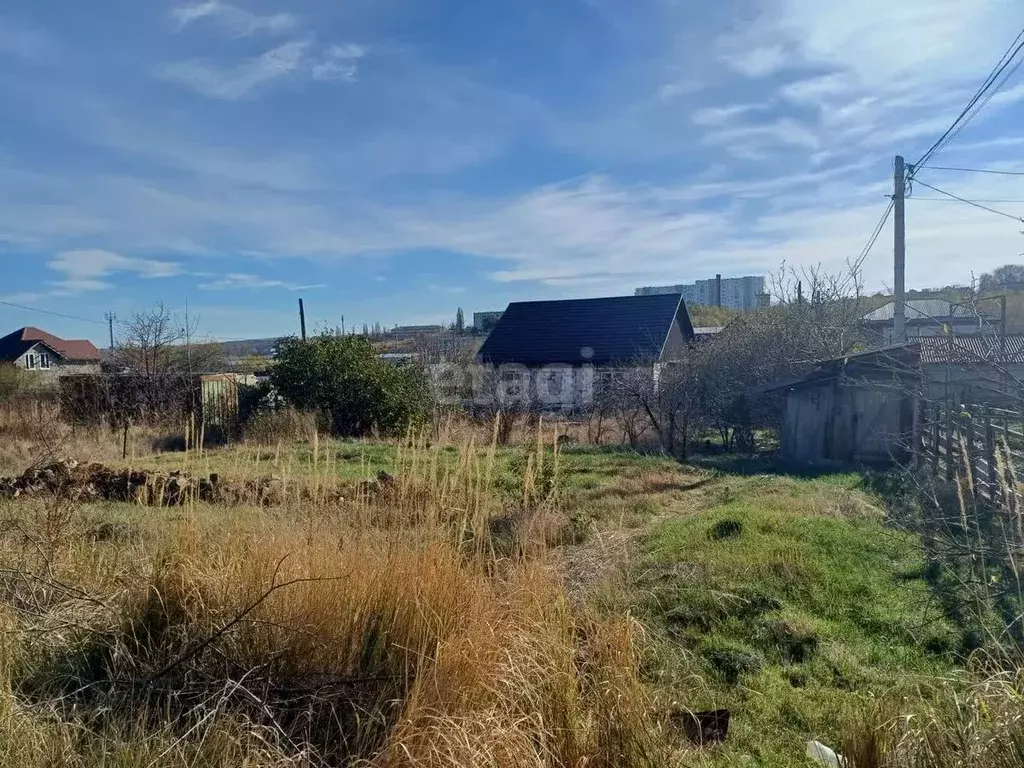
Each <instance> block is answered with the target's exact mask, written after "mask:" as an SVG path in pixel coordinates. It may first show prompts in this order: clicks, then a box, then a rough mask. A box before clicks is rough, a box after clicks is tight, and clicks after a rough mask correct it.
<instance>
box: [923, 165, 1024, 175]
mask: <svg viewBox="0 0 1024 768" xmlns="http://www.w3.org/2000/svg"><path fill="white" fill-rule="evenodd" d="M928 170H929V171H958V172H960V173H992V174H996V175H998V176H1024V171H997V170H996V169H994V168H949V167H943V166H941V165H929V166H928Z"/></svg>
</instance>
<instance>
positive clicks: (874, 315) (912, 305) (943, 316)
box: [861, 299, 991, 323]
mask: <svg viewBox="0 0 1024 768" xmlns="http://www.w3.org/2000/svg"><path fill="white" fill-rule="evenodd" d="M894 311H895V305H894V303H893V302H891V301H890V302H889V303H888V304H883V305H882V306H880V307H879V308H878V309H876V310H874V311H872V312H868V313H867V314H866V315H864V316H863V317H862V318H861V320H863V321H864V322H865V323H881V322H889V323H891V322H892V321H893V314H894ZM979 315H980V316H981V317H983V318H986V319H988V318H990V317H991V315H990V314H989V313H988V312H986V311H985V310H983V309H979V308H976V307H971V306H964V305H962V304H953V303H952V302H950V301H946V300H945V299H910V300H909V301H907V320H931V319H934V320H936V321H939V322H941V321H943V320H948V319H951V318H953V319H963V320H969V319H971V318H977V317H978V316H979Z"/></svg>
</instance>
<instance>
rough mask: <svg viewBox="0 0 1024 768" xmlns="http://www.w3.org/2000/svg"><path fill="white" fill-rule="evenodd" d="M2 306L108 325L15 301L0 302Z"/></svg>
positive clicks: (100, 321) (99, 321)
mask: <svg viewBox="0 0 1024 768" xmlns="http://www.w3.org/2000/svg"><path fill="white" fill-rule="evenodd" d="M0 304H3V305H4V306H7V307H17V308H18V309H24V310H26V311H28V312H41V313H42V314H44V315H53V316H54V317H63V318H65V319H67V320H78V321H80V322H83V323H96V325H106V323H105V322H104V321H103V320H90V319H89V318H88V317H76V316H75V315H65V314H63V313H61V312H51V311H50V310H48V309H39V308H38V307H28V306H25V305H24V304H15V303H14V302H13V301H0Z"/></svg>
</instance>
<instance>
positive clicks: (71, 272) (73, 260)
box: [47, 249, 180, 295]
mask: <svg viewBox="0 0 1024 768" xmlns="http://www.w3.org/2000/svg"><path fill="white" fill-rule="evenodd" d="M47 266H48V267H49V268H50V269H52V270H54V271H55V272H59V273H61V275H62V279H61V280H58V281H54V282H52V283H51V285H53V286H54V288H55V292H52V293H51V295H59V294H58V293H56V292H60V293H64V294H67V293H84V292H89V291H103V290H106V289H108V288H110V287H112V286H111V284H110V283H108V282H105V281H104V280H102V279H101V278H104V277H107V276H109V275H112V274H114V273H118V272H126V273H130V274H134V275H137V276H139V277H144V278H160V277H174V276H175V275H177V274H179V273H180V267H179V266H178V265H177V264H175V263H173V262H169V261H157V260H153V259H138V258H131V257H128V256H122V255H120V254H118V253H114V252H112V251H106V250H101V249H91V250H77V251H63V252H61V253H58V254H57V256H56V257H55V258H54V259H52V260H51V261H49V262H47Z"/></svg>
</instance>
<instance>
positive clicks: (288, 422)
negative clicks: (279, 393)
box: [245, 406, 317, 445]
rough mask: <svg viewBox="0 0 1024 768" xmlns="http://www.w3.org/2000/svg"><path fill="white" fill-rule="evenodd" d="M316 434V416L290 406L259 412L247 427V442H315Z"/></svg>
mask: <svg viewBox="0 0 1024 768" xmlns="http://www.w3.org/2000/svg"><path fill="white" fill-rule="evenodd" d="M316 434H317V419H316V414H314V413H309V412H306V411H299V410H296V409H295V408H291V407H289V406H282V407H281V408H276V409H274V410H262V411H259V412H257V413H256V414H254V415H253V416H252V418H250V419H249V421H248V422H247V423H246V425H245V439H246V441H248V442H251V443H254V444H256V445H278V444H279V443H289V442H297V441H299V440H313V439H314V437H315V436H316Z"/></svg>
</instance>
